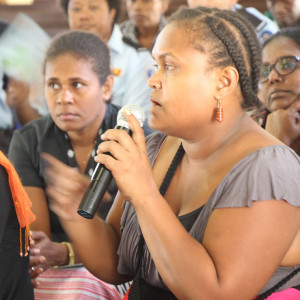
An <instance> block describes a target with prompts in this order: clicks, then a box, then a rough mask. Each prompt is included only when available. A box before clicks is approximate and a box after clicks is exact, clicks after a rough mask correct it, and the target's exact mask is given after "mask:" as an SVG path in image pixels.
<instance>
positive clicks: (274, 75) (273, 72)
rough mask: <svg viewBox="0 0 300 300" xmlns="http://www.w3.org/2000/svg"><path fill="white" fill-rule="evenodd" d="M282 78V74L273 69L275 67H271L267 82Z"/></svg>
mask: <svg viewBox="0 0 300 300" xmlns="http://www.w3.org/2000/svg"><path fill="white" fill-rule="evenodd" d="M281 80H282V76H281V75H280V74H278V73H277V71H276V70H275V68H272V70H271V72H270V74H269V76H268V81H269V83H271V84H272V83H274V82H278V81H281Z"/></svg>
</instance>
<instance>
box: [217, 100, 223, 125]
mask: <svg viewBox="0 0 300 300" xmlns="http://www.w3.org/2000/svg"><path fill="white" fill-rule="evenodd" d="M216 120H217V121H218V122H219V123H221V122H223V107H222V101H221V99H218V107H217V108H216Z"/></svg>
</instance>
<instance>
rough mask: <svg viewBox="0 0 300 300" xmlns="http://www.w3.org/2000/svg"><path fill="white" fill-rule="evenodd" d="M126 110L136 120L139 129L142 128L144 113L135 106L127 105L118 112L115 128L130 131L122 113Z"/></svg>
mask: <svg viewBox="0 0 300 300" xmlns="http://www.w3.org/2000/svg"><path fill="white" fill-rule="evenodd" d="M126 110H127V111H129V112H131V113H132V114H133V115H134V116H135V117H136V119H137V120H138V122H139V123H140V125H141V127H143V125H144V122H145V113H144V111H143V110H142V108H140V107H139V106H138V105H136V104H127V105H125V106H123V107H122V108H121V109H120V110H119V112H118V116H117V126H120V127H126V128H128V129H130V126H129V123H128V121H127V120H126V118H125V116H124V111H126Z"/></svg>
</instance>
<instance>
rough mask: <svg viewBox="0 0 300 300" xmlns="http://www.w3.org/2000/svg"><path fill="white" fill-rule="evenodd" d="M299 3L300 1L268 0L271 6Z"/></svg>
mask: <svg viewBox="0 0 300 300" xmlns="http://www.w3.org/2000/svg"><path fill="white" fill-rule="evenodd" d="M297 1H298V2H299V0H267V2H268V3H270V4H278V3H283V4H293V3H294V2H297Z"/></svg>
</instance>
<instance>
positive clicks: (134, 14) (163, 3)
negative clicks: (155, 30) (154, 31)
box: [126, 0, 169, 28]
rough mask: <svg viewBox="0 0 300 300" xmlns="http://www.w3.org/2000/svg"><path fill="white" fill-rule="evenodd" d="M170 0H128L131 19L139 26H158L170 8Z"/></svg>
mask: <svg viewBox="0 0 300 300" xmlns="http://www.w3.org/2000/svg"><path fill="white" fill-rule="evenodd" d="M168 5H169V0H126V9H127V13H128V17H129V19H130V20H131V21H132V22H133V23H134V25H135V26H136V27H137V28H139V27H156V26H158V25H159V23H160V20H161V18H162V16H163V15H164V14H165V12H166V11H167V9H168Z"/></svg>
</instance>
